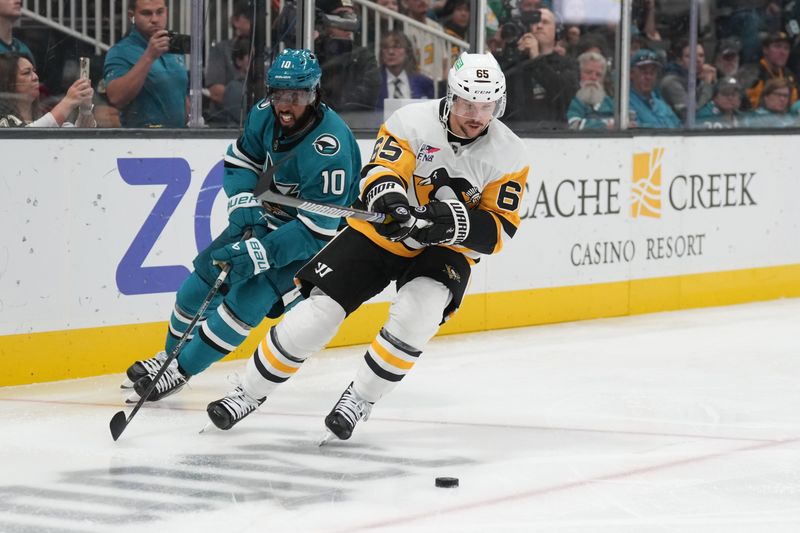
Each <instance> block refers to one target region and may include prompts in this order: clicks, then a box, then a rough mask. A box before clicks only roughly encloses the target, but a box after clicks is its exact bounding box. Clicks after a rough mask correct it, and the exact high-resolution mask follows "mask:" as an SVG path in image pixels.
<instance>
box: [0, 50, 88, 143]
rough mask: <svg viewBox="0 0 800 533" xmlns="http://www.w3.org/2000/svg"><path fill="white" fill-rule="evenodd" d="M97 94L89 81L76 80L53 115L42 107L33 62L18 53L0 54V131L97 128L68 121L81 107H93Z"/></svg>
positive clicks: (53, 110)
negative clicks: (21, 128) (93, 99)
mask: <svg viewBox="0 0 800 533" xmlns="http://www.w3.org/2000/svg"><path fill="white" fill-rule="evenodd" d="M93 95H94V91H93V90H92V85H91V83H90V82H89V80H87V79H83V78H80V79H78V80H76V81H75V82H74V83H73V84H72V85H71V86H70V87H69V89H68V90H67V94H66V95H65V96H64V98H62V99H61V100H60V101H59V102H58V103H57V104H56V105H55V106H54V107H53V108H52V109H51V110H50V111H49V112H46V113H45V112H44V110H43V109H42V107H41V105H40V103H39V75H38V74H37V73H36V68H35V67H34V66H33V63H32V62H31V60H30V58H29V57H28V56H27V55H25V54H21V53H18V52H8V53H4V54H0V127H3V128H8V127H25V126H30V127H34V128H58V127H61V126H75V125H77V126H80V127H93V126H91V125H90V124H88V123H87V122H86V121H85V120H84V121H82V120H81V117H82V115H81V113H80V112H79V113H78V120H77V121H76V123H75V124H73V123H71V122H69V121H68V119H69V118H70V116H71V115H73V113H74V112H75V110H76V109H77V108H79V107H80V106H85V105H91V102H92V96H93Z"/></svg>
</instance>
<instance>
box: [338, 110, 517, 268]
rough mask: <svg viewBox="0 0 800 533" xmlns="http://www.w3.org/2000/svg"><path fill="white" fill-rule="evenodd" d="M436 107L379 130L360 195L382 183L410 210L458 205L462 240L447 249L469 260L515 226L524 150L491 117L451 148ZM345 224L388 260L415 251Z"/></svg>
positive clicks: (411, 244) (495, 247)
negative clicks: (402, 194) (465, 223)
mask: <svg viewBox="0 0 800 533" xmlns="http://www.w3.org/2000/svg"><path fill="white" fill-rule="evenodd" d="M441 105H442V101H441V100H430V101H425V102H421V103H415V104H410V105H407V106H404V107H402V108H400V109H399V110H397V111H396V112H395V113H394V114H392V116H390V117H389V120H387V121H386V123H385V124H383V125H382V126H381V129H380V131H379V133H378V138H377V140H376V141H375V147H374V149H373V153H372V157H371V158H370V160H369V162H368V163H367V165H366V166H365V167H364V170H363V171H362V179H361V182H360V187H359V190H360V197H362V198H363V193H364V190H365V189H367V188H368V187H369V186H370V184H372V183H374V182H375V181H376V180H384V181H385V180H387V179H389V180H392V181H399V182H400V183H401V184H402V185H403V186H404V187H405V189H406V191H407V193H408V200H409V204H410V205H411V206H412V207H414V206H420V205H425V204H427V203H428V202H430V201H431V200H453V199H456V200H459V201H460V202H461V203H463V204H464V205H466V206H467V208H468V209H469V210H470V211H469V212H470V220H471V224H470V234H469V237H468V238H467V239H466V240H465V241H464V242H463V243H462V244H460V245H456V246H451V248H453V249H455V250H458V251H459V252H462V253H464V254H465V255H466V256H467V257H469V258H471V259H473V260H474V259H477V258H478V257H479V256H480V255H481V254H492V253H497V252H499V251H500V249H501V248H502V246H503V241H504V239H508V238H511V237H513V236H514V234H515V233H516V231H517V228H518V227H519V224H520V218H519V208H520V205H521V204H522V196H523V194H524V191H525V181H526V180H527V176H528V165H527V163H526V157H525V156H526V154H525V149H524V145H523V143H522V141H521V140H520V138H519V137H517V135H516V134H514V132H512V131H511V130H510V129H509V128H508V127H507V126H506V125H505V124H503V123H502V122H500V121H499V120H496V119H495V120H492V122H491V123H490V124H489V127H488V128H487V129H486V130H485V131H484V133H483V134H481V135H480V136H479V137H478V138H476V139H474V140H473V141H472V142H469V143H467V144H463V145H460V144H458V143H453V144H451V142H450V141H449V140H448V135H447V132H446V130H445V129H444V127H443V126H442V123H441V121H440V119H439V114H440V109H441ZM481 211H482V212H483V213H479V212H481ZM348 223H349V224H350V226H352V227H353V228H354V229H356V230H358V231H359V232H361V233H363V234H364V235H365V236H367V237H368V238H369V239H370V240H372V241H373V242H374V243H375V244H377V245H379V246H380V247H381V248H384V249H386V250H388V251H390V252H392V253H394V254H396V255H401V256H404V257H413V256H415V255H417V254H419V253H420V252H421V251H422V246H421V245H420V244H419V243H417V242H416V241H414V240H413V239H406V240H405V241H403V242H392V241H389V240H387V239H386V238H384V237H382V236H381V235H380V234H378V232H377V231H375V229H374V227H373V226H372V225H371V224H370V223H368V222H363V221H359V220H354V219H349V220H348Z"/></svg>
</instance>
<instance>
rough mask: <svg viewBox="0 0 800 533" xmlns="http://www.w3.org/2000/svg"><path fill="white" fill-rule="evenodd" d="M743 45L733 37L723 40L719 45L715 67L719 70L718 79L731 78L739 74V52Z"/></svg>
mask: <svg viewBox="0 0 800 533" xmlns="http://www.w3.org/2000/svg"><path fill="white" fill-rule="evenodd" d="M741 50H742V45H741V43H740V42H739V39H737V38H735V37H731V38H728V39H722V40H721V41H720V42H719V44H718V45H717V54H716V56H715V59H714V66H715V67H716V68H717V78H718V79H721V78H723V77H731V76H736V75H737V74H739V52H741Z"/></svg>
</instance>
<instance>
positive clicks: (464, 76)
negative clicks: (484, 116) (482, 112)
mask: <svg viewBox="0 0 800 533" xmlns="http://www.w3.org/2000/svg"><path fill="white" fill-rule="evenodd" d="M455 97H458V98H461V99H463V100H466V101H469V102H476V103H478V102H497V106H496V107H495V110H494V113H493V117H494V118H499V117H501V116H503V112H504V111H505V109H506V77H505V75H504V74H503V71H502V70H501V69H500V65H499V64H498V63H497V60H496V59H495V58H494V56H493V55H492V54H470V53H468V52H463V53H462V54H461V55H460V56H459V58H458V59H456V61H455V63H453V66H452V67H450V73H449V74H448V75H447V101H446V103H445V110H444V113H443V114H444V117H443V118H444V119H446V118H447V116H448V115H449V113H450V109H451V108H452V107H453V99H454V98H455Z"/></svg>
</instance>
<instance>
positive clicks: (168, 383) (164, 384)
mask: <svg viewBox="0 0 800 533" xmlns="http://www.w3.org/2000/svg"><path fill="white" fill-rule="evenodd" d="M160 369H161V366H160V365H159V366H158V367H156V368H155V369H153V370H152V371H151V372H149V373H148V374H147V375H146V376H144V377H142V378H139V379H138V380H137V381H136V382H135V383H134V384H133V390H134V391H136V394H138V395H139V397H140V398H141V397H142V396H144V393H145V392H146V391H147V389H148V388H149V387H150V384H151V383H152V382H153V379H154V378H155V377H156V374H158V371H159V370H160ZM188 381H189V376H186V375H184V374H183V373H182V372H181V371H180V369H179V368H178V360H177V359H173V360H172V362H170V364H169V367H168V368H167V370H166V372H164V375H162V376H161V379H159V380H158V383H156V387H155V389H153V392H152V393H150V396H149V397H148V398H147V401H148V402H156V401H158V400H160V399H161V398H164V397H166V396H169V395H170V394H175V393H176V392H178V391H179V390H181V389H182V388H183V386H184V385H186V382H188Z"/></svg>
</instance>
